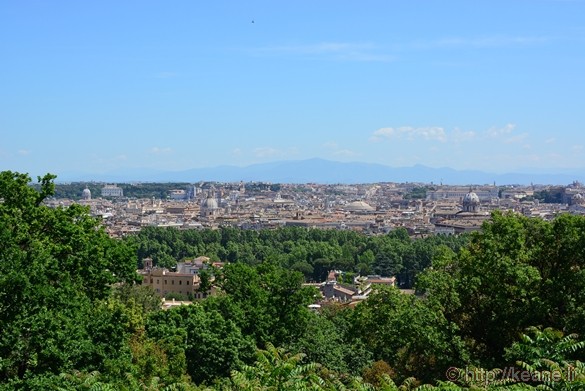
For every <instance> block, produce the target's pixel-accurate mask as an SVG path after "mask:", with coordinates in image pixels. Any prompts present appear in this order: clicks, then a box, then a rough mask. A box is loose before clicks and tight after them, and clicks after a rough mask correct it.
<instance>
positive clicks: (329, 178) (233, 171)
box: [57, 159, 585, 185]
mask: <svg viewBox="0 0 585 391" xmlns="http://www.w3.org/2000/svg"><path fill="white" fill-rule="evenodd" d="M584 179H585V175H584V173H582V172H576V171H575V172H549V173H544V172H533V173H508V174H493V173H487V172H483V171H475V170H455V169H453V168H447V167H444V168H431V167H426V166H423V165H415V166H412V167H390V166H385V165H382V164H373V163H359V162H351V163H345V162H336V161H330V160H324V159H308V160H290V161H279V162H271V163H261V164H253V165H250V166H245V167H237V166H217V167H209V168H195V169H190V170H184V171H160V170H153V169H131V170H119V171H112V172H108V173H104V174H88V173H71V172H70V173H62V174H61V175H59V176H58V178H57V180H58V181H61V182H72V181H97V182H133V181H138V182H188V183H195V182H199V181H217V182H239V181H244V182H250V181H258V182H273V183H311V182H314V183H374V182H398V183H404V182H422V183H434V184H440V183H443V184H446V185H447V184H448V185H469V184H493V183H494V182H495V183H496V184H497V185H511V184H531V183H534V184H551V185H566V184H569V183H572V182H573V181H575V180H578V181H581V182H585V181H584Z"/></svg>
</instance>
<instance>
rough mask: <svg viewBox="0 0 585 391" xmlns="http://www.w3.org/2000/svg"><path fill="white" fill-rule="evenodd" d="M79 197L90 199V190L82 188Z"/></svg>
mask: <svg viewBox="0 0 585 391" xmlns="http://www.w3.org/2000/svg"><path fill="white" fill-rule="evenodd" d="M81 199H83V200H91V191H90V190H89V189H88V188H87V187H85V189H83V192H82V193H81Z"/></svg>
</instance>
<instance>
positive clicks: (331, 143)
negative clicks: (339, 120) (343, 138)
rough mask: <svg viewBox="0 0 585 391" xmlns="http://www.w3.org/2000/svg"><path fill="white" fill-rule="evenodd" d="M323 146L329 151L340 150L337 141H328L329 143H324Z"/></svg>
mask: <svg viewBox="0 0 585 391" xmlns="http://www.w3.org/2000/svg"><path fill="white" fill-rule="evenodd" d="M323 146H324V147H325V148H327V149H337V148H339V144H337V143H336V142H335V141H328V142H326V143H324V144H323Z"/></svg>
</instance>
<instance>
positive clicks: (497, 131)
mask: <svg viewBox="0 0 585 391" xmlns="http://www.w3.org/2000/svg"><path fill="white" fill-rule="evenodd" d="M515 128H516V125H515V124H506V126H504V127H502V128H496V127H495V126H494V127H491V128H489V129H488V131H487V135H488V136H489V137H491V138H497V137H500V136H503V135H506V134H510V133H512V131H513V130H514V129H515Z"/></svg>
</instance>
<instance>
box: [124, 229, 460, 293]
mask: <svg viewBox="0 0 585 391" xmlns="http://www.w3.org/2000/svg"><path fill="white" fill-rule="evenodd" d="M127 241H128V242H129V243H130V244H131V245H133V246H136V247H137V248H138V257H139V258H140V259H143V258H146V257H151V258H153V260H154V263H155V264H156V265H159V266H162V267H167V268H171V267H173V266H175V264H176V260H181V259H184V258H189V257H195V256H198V255H206V256H209V257H210V258H211V259H213V260H221V261H228V262H243V263H246V264H248V265H256V264H259V263H262V262H266V261H270V262H274V263H276V264H278V265H280V266H282V267H284V268H286V269H290V270H296V271H299V272H301V273H303V275H304V277H305V279H306V280H307V281H315V282H321V281H324V280H325V278H326V277H327V273H328V272H329V271H330V270H333V269H335V270H343V271H346V272H351V273H359V274H361V275H367V274H380V275H382V276H397V278H398V281H399V284H400V286H401V287H403V288H410V287H411V286H412V284H413V282H414V279H415V277H416V275H417V274H418V273H420V272H421V271H422V270H424V269H425V268H426V267H428V266H429V265H430V264H431V259H432V258H433V256H434V254H435V253H436V251H437V249H439V248H440V246H442V245H444V246H447V247H449V248H450V249H452V250H453V251H455V252H458V251H459V249H460V248H461V247H462V246H464V245H465V244H466V243H467V241H468V237H467V236H431V237H426V238H424V239H417V240H414V239H411V238H410V237H409V236H408V233H407V231H406V230H405V229H403V228H400V229H397V230H395V231H393V232H390V233H389V234H387V235H383V236H366V235H363V234H360V233H357V232H354V231H340V230H320V229H306V228H297V227H285V228H280V229H276V230H262V231H255V230H241V229H237V228H231V227H225V228H221V229H219V230H201V231H199V230H178V229H167V228H157V227H146V228H144V229H143V230H142V231H141V232H140V233H139V234H138V235H136V236H132V237H129V238H128V239H127Z"/></svg>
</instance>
